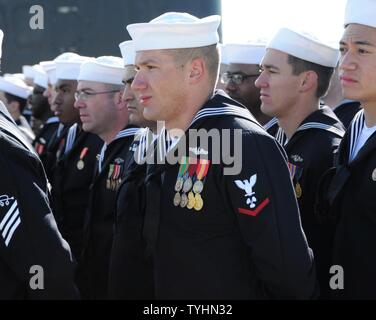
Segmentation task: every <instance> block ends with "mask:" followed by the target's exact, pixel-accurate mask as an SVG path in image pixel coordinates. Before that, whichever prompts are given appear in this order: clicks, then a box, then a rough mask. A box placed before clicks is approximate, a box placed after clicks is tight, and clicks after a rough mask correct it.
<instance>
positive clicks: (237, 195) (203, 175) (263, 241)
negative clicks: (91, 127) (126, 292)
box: [143, 94, 317, 299]
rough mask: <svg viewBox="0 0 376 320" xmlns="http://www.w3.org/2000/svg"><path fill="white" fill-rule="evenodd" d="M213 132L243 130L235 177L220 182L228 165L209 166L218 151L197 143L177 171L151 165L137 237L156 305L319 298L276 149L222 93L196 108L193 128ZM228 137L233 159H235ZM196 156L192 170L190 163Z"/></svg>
mask: <svg viewBox="0 0 376 320" xmlns="http://www.w3.org/2000/svg"><path fill="white" fill-rule="evenodd" d="M213 128H216V129H218V130H219V132H220V133H219V134H220V136H221V137H222V138H224V136H222V131H221V129H239V131H240V134H241V138H242V139H241V148H242V149H241V150H242V157H241V161H240V162H241V163H240V164H241V168H240V172H239V173H238V174H232V175H228V174H227V175H226V174H225V172H224V169H226V168H227V169H229V168H230V167H231V165H226V164H225V162H224V161H223V159H221V161H220V163H219V164H216V163H212V162H213V160H214V159H215V157H214V152H215V151H218V150H215V149H212V148H211V145H210V144H209V145H208V146H205V145H204V144H203V143H202V141H201V140H200V144H199V145H198V144H196V141H193V140H191V141H187V142H186V145H187V148H188V149H187V150H186V153H185V155H186V157H184V158H182V159H180V164H179V163H177V164H176V165H168V164H165V165H162V164H160V165H158V164H154V165H152V164H150V165H148V169H147V175H146V180H145V184H146V204H147V208H146V213H145V221H144V227H143V235H144V237H145V239H146V241H147V252H148V253H150V254H151V256H152V263H153V269H154V278H155V281H154V283H155V294H156V298H157V299H256V298H258V299H260V298H301V299H308V298H312V297H315V296H316V294H317V282H316V276H315V268H314V263H313V255H312V252H311V250H310V249H309V247H308V244H307V242H306V238H305V235H304V232H303V230H302V227H301V223H300V218H299V210H298V206H297V203H296V199H295V195H294V189H293V187H292V183H291V179H290V176H289V171H288V168H287V165H286V162H285V158H284V152H283V151H282V149H281V147H280V145H279V144H278V143H277V142H276V141H275V139H273V138H271V137H270V135H268V134H266V132H265V131H264V129H263V128H262V127H261V126H260V125H259V124H258V123H257V121H256V120H255V119H254V118H253V116H252V115H251V114H250V113H249V111H248V110H246V109H245V108H244V107H242V106H241V105H239V104H237V102H235V101H234V100H232V99H230V98H228V97H225V96H222V95H220V94H216V95H215V96H213V97H212V98H211V99H210V100H209V101H208V102H207V103H206V104H205V105H204V106H203V107H202V109H200V111H199V112H198V113H197V114H196V116H195V117H194V119H193V121H192V123H191V125H190V128H189V129H205V130H210V129H213ZM230 132H231V138H230V141H231V148H232V150H231V152H232V153H231V154H234V152H239V151H238V150H235V149H234V144H233V142H234V141H235V140H234V138H235V137H234V135H235V132H234V130H230ZM187 136H188V135H186V137H187ZM161 137H163V136H162V135H161ZM237 139H238V140H236V141H239V137H237ZM209 141H210V140H209ZM161 145H162V146H163V145H164V144H163V143H161ZM179 145H180V142H179V143H178V146H179ZM162 150H163V149H162ZM173 150H174V149H172V150H171V151H170V153H171V152H174V151H173ZM188 150H189V153H188ZM158 154H159V151H158ZM162 154H163V152H162ZM226 154H228V153H226ZM195 157H198V160H197V164H191V158H195ZM235 158H237V159H239V153H238V154H236V155H235ZM227 160H228V159H227ZM193 161H194V160H193Z"/></svg>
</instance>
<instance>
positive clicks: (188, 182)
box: [183, 177, 192, 193]
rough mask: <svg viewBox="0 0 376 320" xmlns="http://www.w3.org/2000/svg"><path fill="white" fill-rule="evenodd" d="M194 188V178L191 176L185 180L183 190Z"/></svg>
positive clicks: (185, 191)
mask: <svg viewBox="0 0 376 320" xmlns="http://www.w3.org/2000/svg"><path fill="white" fill-rule="evenodd" d="M191 188H192V179H191V177H188V178H187V180H185V181H184V185H183V192H184V193H187V192H188V191H189V190H191Z"/></svg>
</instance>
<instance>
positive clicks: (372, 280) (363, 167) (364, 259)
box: [328, 110, 376, 299]
mask: <svg viewBox="0 0 376 320" xmlns="http://www.w3.org/2000/svg"><path fill="white" fill-rule="evenodd" d="M364 121H365V119H364V112H363V110H361V111H359V112H358V114H357V115H356V116H355V117H354V121H353V122H352V123H351V125H350V127H349V129H348V131H347V132H346V135H345V136H344V138H343V141H342V143H341V145H340V148H339V154H338V163H337V166H336V171H335V175H334V177H333V178H332V180H331V183H330V188H329V192H328V195H329V197H328V198H329V202H330V204H331V205H332V207H331V215H332V216H336V217H337V218H338V219H339V222H338V226H337V231H336V236H335V241H334V251H333V265H339V266H341V267H342V268H343V271H344V289H342V290H335V291H333V296H334V297H335V298H338V299H375V298H376V277H375V268H376V257H375V255H374V254H373V252H372V250H373V248H374V244H375V243H376V221H375V212H376V206H375V201H374V197H375V194H376V152H375V149H376V134H375V133H373V134H372V135H371V137H370V138H369V139H368V140H367V142H366V143H365V144H364V145H363V147H362V148H361V149H360V150H359V152H358V154H357V155H356V157H355V158H354V159H353V160H352V161H351V162H350V161H349V155H350V154H351V152H352V150H353V149H354V147H355V144H356V141H357V138H358V136H359V135H360V132H361V129H362V127H363V125H364Z"/></svg>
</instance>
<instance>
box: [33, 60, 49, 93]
mask: <svg viewBox="0 0 376 320" xmlns="http://www.w3.org/2000/svg"><path fill="white" fill-rule="evenodd" d="M34 84H36V85H38V86H41V87H43V88H45V89H46V88H47V87H48V76H47V73H46V72H45V71H44V70H43V68H42V66H41V65H36V66H34Z"/></svg>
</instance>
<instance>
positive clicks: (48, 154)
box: [39, 123, 69, 180]
mask: <svg viewBox="0 0 376 320" xmlns="http://www.w3.org/2000/svg"><path fill="white" fill-rule="evenodd" d="M68 130H69V126H64V125H63V124H61V123H59V125H58V126H57V128H56V130H55V131H54V133H53V134H52V136H51V139H50V141H49V142H48V143H47V145H46V146H45V148H44V150H43V152H42V153H41V154H40V155H39V157H40V159H41V161H42V163H43V166H44V169H45V171H46V175H47V178H48V180H51V179H52V172H53V168H54V167H55V165H56V162H57V158H59V156H60V154H62V153H63V152H64V146H65V140H66V136H67V134H68Z"/></svg>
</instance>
